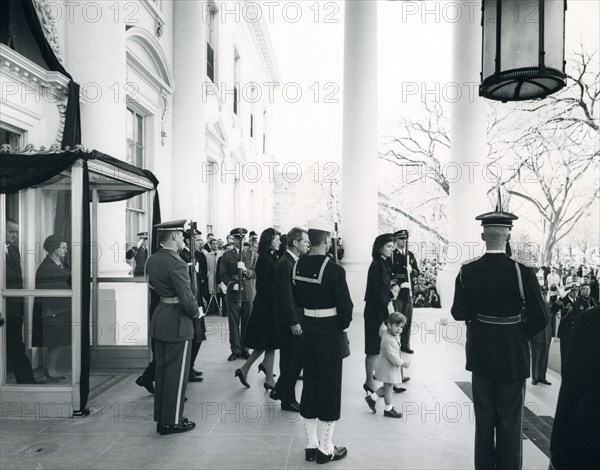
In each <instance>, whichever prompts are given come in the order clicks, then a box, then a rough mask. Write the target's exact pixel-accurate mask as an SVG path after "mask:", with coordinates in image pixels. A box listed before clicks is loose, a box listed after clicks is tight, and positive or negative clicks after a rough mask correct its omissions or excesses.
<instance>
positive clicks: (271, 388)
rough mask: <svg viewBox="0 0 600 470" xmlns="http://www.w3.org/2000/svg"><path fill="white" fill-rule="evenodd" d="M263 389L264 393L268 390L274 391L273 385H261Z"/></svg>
mask: <svg viewBox="0 0 600 470" xmlns="http://www.w3.org/2000/svg"><path fill="white" fill-rule="evenodd" d="M263 387H265V392H268V391H269V390H275V385H271V384H268V383H267V382H265V383H264V384H263Z"/></svg>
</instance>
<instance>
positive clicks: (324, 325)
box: [292, 220, 353, 463]
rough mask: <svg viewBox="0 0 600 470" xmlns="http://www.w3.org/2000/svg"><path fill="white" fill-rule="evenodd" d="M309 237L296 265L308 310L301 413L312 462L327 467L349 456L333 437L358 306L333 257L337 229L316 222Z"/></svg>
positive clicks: (300, 301) (299, 294) (297, 285)
mask: <svg viewBox="0 0 600 470" xmlns="http://www.w3.org/2000/svg"><path fill="white" fill-rule="evenodd" d="M308 238H309V241H310V244H311V249H310V252H309V253H308V254H307V255H305V256H302V257H300V258H299V259H298V260H297V261H296V264H295V265H294V270H293V271H292V282H293V284H294V285H293V287H292V292H293V295H294V299H295V301H296V304H297V305H298V306H299V307H301V308H302V309H303V315H302V317H301V319H300V322H301V327H302V337H303V339H302V356H303V357H302V359H303V366H304V386H303V389H302V398H301V400H300V414H301V415H302V417H303V418H304V424H305V428H306V438H307V439H306V440H307V442H306V447H305V454H306V460H307V461H314V460H316V461H317V463H327V462H330V461H332V460H340V459H343V458H344V457H345V456H346V455H347V453H348V451H347V450H346V448H345V447H336V446H334V445H333V443H332V436H333V428H334V425H335V423H336V422H337V420H339V418H340V407H341V394H342V359H343V358H344V357H345V356H346V355H347V351H346V349H347V348H348V344H347V342H346V336H345V334H344V330H345V329H346V328H348V327H349V326H350V322H351V321H352V308H353V304H352V300H351V298H350V292H349V290H348V285H347V284H346V272H345V271H344V268H342V267H341V266H340V265H338V264H336V263H335V262H333V261H332V259H331V258H330V257H329V256H328V255H327V251H328V249H329V244H330V240H331V227H330V226H329V225H328V224H327V223H326V222H323V221H321V220H311V221H309V222H308ZM319 421H321V426H322V428H321V439H320V440H319V439H318V437H317V424H318V422H319Z"/></svg>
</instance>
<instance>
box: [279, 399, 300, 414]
mask: <svg viewBox="0 0 600 470" xmlns="http://www.w3.org/2000/svg"><path fill="white" fill-rule="evenodd" d="M281 409H282V410H283V411H291V412H292V413H300V403H298V402H297V401H293V402H292V403H286V404H285V405H284V404H283V403H282V404H281Z"/></svg>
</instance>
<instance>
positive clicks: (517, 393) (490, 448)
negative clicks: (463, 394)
mask: <svg viewBox="0 0 600 470" xmlns="http://www.w3.org/2000/svg"><path fill="white" fill-rule="evenodd" d="M472 384H473V407H474V409H475V469H476V470H488V469H489V470H519V469H521V467H522V465H523V438H522V437H521V434H522V428H523V402H524V399H525V380H524V379H519V380H508V381H507V380H497V379H492V378H489V377H485V376H483V375H480V374H476V373H475V372H474V373H473V379H472ZM494 437H495V438H494Z"/></svg>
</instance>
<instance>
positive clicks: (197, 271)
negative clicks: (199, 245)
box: [194, 261, 200, 274]
mask: <svg viewBox="0 0 600 470" xmlns="http://www.w3.org/2000/svg"><path fill="white" fill-rule="evenodd" d="M194 269H195V270H196V274H198V273H199V272H200V263H198V261H196V264H194Z"/></svg>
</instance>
